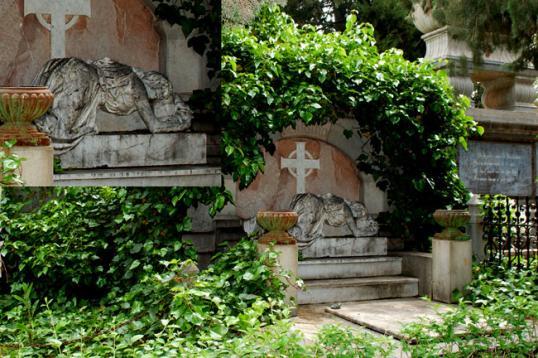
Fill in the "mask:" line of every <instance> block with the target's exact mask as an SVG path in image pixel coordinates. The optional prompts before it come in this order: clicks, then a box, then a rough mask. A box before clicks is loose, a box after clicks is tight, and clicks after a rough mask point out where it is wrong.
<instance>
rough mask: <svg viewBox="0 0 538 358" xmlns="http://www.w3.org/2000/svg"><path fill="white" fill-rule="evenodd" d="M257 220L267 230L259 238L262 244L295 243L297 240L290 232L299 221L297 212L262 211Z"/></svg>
mask: <svg viewBox="0 0 538 358" xmlns="http://www.w3.org/2000/svg"><path fill="white" fill-rule="evenodd" d="M256 221H257V222H258V225H260V226H261V227H262V228H263V229H265V230H266V231H267V233H265V234H264V235H263V236H262V237H261V238H260V239H259V240H258V243H260V244H270V243H275V244H276V245H295V244H296V243H297V241H296V240H295V239H294V238H293V236H291V235H290V234H288V230H289V229H291V228H292V227H293V226H294V225H295V224H296V223H297V213H295V212H293V211H260V212H258V214H257V215H256Z"/></svg>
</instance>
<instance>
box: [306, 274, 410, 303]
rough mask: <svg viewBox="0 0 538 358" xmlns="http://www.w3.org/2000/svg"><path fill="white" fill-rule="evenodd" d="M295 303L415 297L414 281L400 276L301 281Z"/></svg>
mask: <svg viewBox="0 0 538 358" xmlns="http://www.w3.org/2000/svg"><path fill="white" fill-rule="evenodd" d="M305 287H306V290H305V291H299V292H298V296H297V301H298V303H299V304H315V303H335V302H349V301H365V300H377V299H382V298H403V297H415V296H418V279H416V278H413V277H403V276H378V277H362V278H341V279H331V280H305Z"/></svg>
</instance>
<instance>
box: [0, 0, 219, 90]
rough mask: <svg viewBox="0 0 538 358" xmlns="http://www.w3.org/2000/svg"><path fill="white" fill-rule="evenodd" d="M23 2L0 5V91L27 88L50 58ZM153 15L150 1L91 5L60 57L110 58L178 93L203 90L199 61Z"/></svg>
mask: <svg viewBox="0 0 538 358" xmlns="http://www.w3.org/2000/svg"><path fill="white" fill-rule="evenodd" d="M24 1H25V0H3V1H1V2H0V17H1V18H2V22H0V34H1V36H2V41H1V48H2V51H0V85H4V86H22V85H29V84H30V83H31V82H32V80H33V78H34V76H35V75H36V74H37V72H38V71H39V69H40V68H41V67H42V66H43V65H44V64H45V62H47V61H48V60H49V59H50V57H51V41H50V36H51V35H50V32H49V30H47V29H46V28H44V27H43V26H42V25H41V24H40V23H39V21H38V18H37V16H36V15H34V14H31V15H28V16H26V17H25V16H24ZM153 10H154V4H153V2H152V1H151V0H107V1H103V0H91V11H92V14H91V17H89V18H88V17H83V16H81V17H80V18H79V19H78V21H76V23H75V25H74V26H73V27H72V28H70V29H69V30H67V31H66V34H65V35H66V38H65V54H66V56H68V57H79V58H82V59H98V58H103V57H110V58H112V59H114V60H116V61H118V62H122V63H126V64H128V65H131V66H135V67H140V68H143V69H145V70H155V71H159V72H161V73H164V74H165V75H167V76H168V77H169V79H170V80H171V81H172V83H173V85H174V89H175V91H176V92H178V93H190V92H192V91H193V90H195V89H200V88H205V87H208V86H209V80H208V79H207V75H206V68H205V63H206V61H205V59H203V58H202V57H200V56H199V55H198V54H196V53H195V52H194V51H193V50H192V49H190V48H188V46H187V41H186V39H185V38H184V36H183V34H182V31H181V29H180V28H179V27H178V26H174V27H171V26H170V25H168V24H166V23H164V22H162V21H158V20H157V19H156V18H155V16H154V15H153ZM44 19H45V20H46V21H49V20H50V16H48V15H44ZM68 20H70V19H69V17H68V18H67V19H66V21H68Z"/></svg>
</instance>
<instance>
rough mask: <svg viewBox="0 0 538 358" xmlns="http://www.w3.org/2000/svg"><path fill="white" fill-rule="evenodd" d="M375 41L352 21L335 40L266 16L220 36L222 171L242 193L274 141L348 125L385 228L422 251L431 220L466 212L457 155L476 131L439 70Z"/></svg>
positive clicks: (275, 13)
mask: <svg viewBox="0 0 538 358" xmlns="http://www.w3.org/2000/svg"><path fill="white" fill-rule="evenodd" d="M373 33H374V30H373V28H372V27H371V25H369V24H361V25H357V24H356V17H355V16H350V17H349V18H348V22H347V25H346V30H345V31H344V32H342V33H339V32H333V33H323V32H322V31H319V30H318V29H317V28H315V27H312V26H304V27H301V28H299V27H298V26H297V25H296V24H295V23H294V22H293V20H292V19H291V18H290V17H288V16H287V15H285V14H282V13H281V12H280V10H279V9H278V7H265V8H263V9H262V11H261V12H260V15H259V17H258V18H257V19H256V20H255V21H254V23H253V24H252V25H250V26H248V27H235V28H231V29H225V30H224V33H223V50H222V52H223V58H222V77H223V81H222V82H223V83H222V90H221V92H222V107H223V116H222V117H223V118H222V125H223V133H222V140H221V145H222V152H223V155H224V160H223V170H224V171H225V172H226V173H230V174H232V175H233V178H234V180H236V181H239V182H240V185H241V187H246V186H248V185H249V184H250V183H251V182H252V181H253V180H254V178H255V177H256V175H257V174H258V173H260V172H263V170H264V157H263V150H262V148H264V149H266V150H268V151H269V152H270V153H272V152H273V151H274V144H273V134H275V133H278V132H280V131H282V130H283V129H284V128H286V127H288V126H292V127H293V126H295V125H296V122H297V121H302V122H303V123H305V124H307V125H310V124H324V123H327V122H334V121H336V120H337V119H338V118H342V117H348V118H349V117H352V118H355V119H356V121H357V125H358V128H359V129H358V131H357V132H358V134H359V136H361V137H363V138H365V139H366V140H367V143H366V145H365V146H364V148H365V151H364V153H363V154H362V155H361V156H360V157H359V158H357V162H358V165H359V168H360V169H361V170H362V171H364V172H366V173H369V174H372V175H373V176H374V178H375V180H376V183H377V186H378V187H379V188H380V189H382V190H385V191H386V192H387V196H388V201H389V205H390V206H391V207H393V208H394V210H393V211H392V212H391V213H390V214H387V215H385V218H384V220H385V221H386V222H387V223H389V224H390V226H389V227H391V228H393V229H394V231H395V234H398V235H402V236H403V237H416V238H419V239H422V241H421V242H422V244H424V245H427V238H428V237H429V236H430V235H431V234H432V233H433V231H434V230H435V227H436V226H435V224H434V222H433V219H432V216H431V215H432V212H433V211H434V210H435V209H437V208H440V207H444V206H448V205H452V206H455V207H456V206H463V205H465V203H466V199H467V191H466V189H465V188H464V185H463V183H462V182H461V181H460V179H459V177H458V169H457V165H456V159H457V158H456V157H457V150H458V145H462V146H463V147H465V146H466V139H467V138H468V136H469V134H474V133H481V132H482V128H480V127H476V123H475V122H474V121H473V120H472V118H470V117H468V116H466V115H465V111H466V109H467V108H468V104H469V101H468V99H465V98H464V97H456V96H455V95H454V92H453V89H452V87H451V86H450V84H449V82H448V80H447V77H446V74H444V73H443V72H439V71H437V68H436V65H434V64H433V63H426V62H421V63H417V62H409V61H407V60H405V59H404V58H403V56H402V54H401V52H400V51H397V50H391V51H387V52H385V53H379V52H378V50H377V49H376V47H375V40H374V37H373ZM344 134H345V135H347V136H348V137H350V135H351V134H352V133H348V132H345V133H344Z"/></svg>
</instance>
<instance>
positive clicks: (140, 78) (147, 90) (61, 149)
mask: <svg viewBox="0 0 538 358" xmlns="http://www.w3.org/2000/svg"><path fill="white" fill-rule="evenodd" d="M34 85H39V86H47V87H48V88H49V89H50V90H51V91H52V93H54V95H55V100H54V105H53V107H52V108H51V110H50V111H49V112H48V113H47V114H46V115H45V116H43V117H42V118H40V119H39V120H38V121H36V125H37V127H38V128H39V129H40V130H41V131H43V132H45V133H47V134H48V135H49V136H50V137H51V138H52V140H53V143H54V149H55V151H56V153H57V154H61V153H65V152H67V151H69V150H70V149H72V148H73V147H74V146H76V145H77V144H78V143H79V142H80V141H81V140H82V139H83V138H84V137H85V136H87V135H90V134H98V128H97V126H96V116H97V115H98V110H101V111H104V112H107V113H111V114H114V115H116V116H117V120H118V121H121V120H122V117H123V116H128V115H130V114H132V113H135V112H136V113H138V114H139V115H140V118H141V119H142V120H143V122H144V124H145V125H146V128H147V130H149V131H150V132H151V133H163V132H179V131H183V130H185V129H188V128H189V127H190V124H191V120H192V112H191V110H190V109H189V107H188V106H187V105H186V104H185V103H184V102H183V100H182V99H181V98H180V97H179V96H178V95H177V94H175V93H174V91H173V88H172V85H171V83H170V81H169V80H168V79H167V78H166V77H165V76H164V75H162V74H160V73H158V72H155V71H149V72H146V71H143V70H141V69H138V68H133V67H131V66H128V65H123V64H120V63H117V62H115V61H112V60H110V59H108V58H104V59H101V60H97V61H88V62H85V61H83V60H80V59H77V58H62V59H54V60H51V61H49V62H47V64H46V65H45V66H44V68H43V69H42V70H41V71H40V73H39V74H38V75H37V76H36V79H35V80H34Z"/></svg>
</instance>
